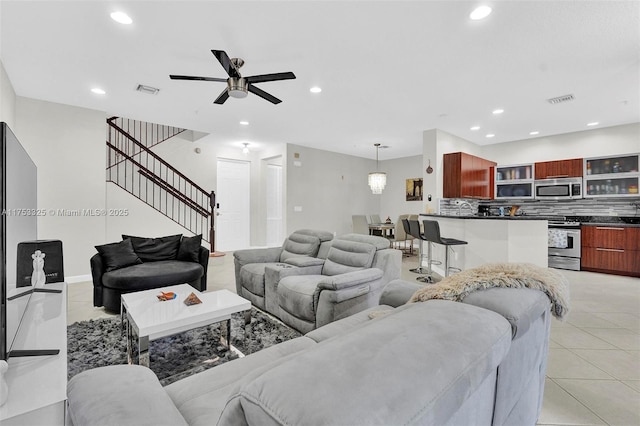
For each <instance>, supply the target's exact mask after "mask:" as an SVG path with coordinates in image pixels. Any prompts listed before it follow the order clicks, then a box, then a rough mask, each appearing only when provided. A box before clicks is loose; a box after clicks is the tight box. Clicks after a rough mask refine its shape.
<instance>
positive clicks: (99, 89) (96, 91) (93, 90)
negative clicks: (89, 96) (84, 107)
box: [91, 87, 107, 95]
mask: <svg viewBox="0 0 640 426" xmlns="http://www.w3.org/2000/svg"><path fill="white" fill-rule="evenodd" d="M91 91H92V92H93V93H95V94H96V95H104V94H105V93H107V92H105V91H104V90H102V89H101V88H99V87H94V88H93V89H91Z"/></svg>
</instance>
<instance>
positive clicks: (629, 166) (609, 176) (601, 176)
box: [584, 154, 640, 198]
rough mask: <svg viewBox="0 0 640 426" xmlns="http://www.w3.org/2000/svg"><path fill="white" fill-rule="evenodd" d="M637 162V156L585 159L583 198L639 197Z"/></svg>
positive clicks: (639, 181) (639, 176)
mask: <svg viewBox="0 0 640 426" xmlns="http://www.w3.org/2000/svg"><path fill="white" fill-rule="evenodd" d="M638 162H639V155H638V154H625V155H615V156H608V157H594V158H585V159H584V196H585V198H604V197H607V198H609V197H638V196H640V194H638V187H639V185H640V172H639V168H638Z"/></svg>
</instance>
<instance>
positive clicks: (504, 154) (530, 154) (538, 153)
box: [476, 123, 640, 165]
mask: <svg viewBox="0 0 640 426" xmlns="http://www.w3.org/2000/svg"><path fill="white" fill-rule="evenodd" d="M480 152H481V153H480V154H476V155H479V156H480V157H483V158H486V159H488V160H492V161H495V162H497V163H498V164H499V165H508V164H520V163H534V162H536V161H550V160H563V159H569V158H586V157H598V156H606V155H615V154H629V153H635V152H640V123H633V124H625V125H621V126H613V127H603V128H598V129H593V130H585V131H582V132H574V133H566V134H563V135H554V136H547V137H541V138H534V139H526V140H521V141H515V142H507V143H500V144H495V145H486V146H483V147H481V150H480Z"/></svg>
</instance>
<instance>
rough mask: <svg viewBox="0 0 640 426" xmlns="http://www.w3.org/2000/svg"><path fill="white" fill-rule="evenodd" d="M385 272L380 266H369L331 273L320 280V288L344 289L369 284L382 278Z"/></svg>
mask: <svg viewBox="0 0 640 426" xmlns="http://www.w3.org/2000/svg"><path fill="white" fill-rule="evenodd" d="M382 275H383V272H382V271H381V270H380V269H378V268H367V269H361V270H359V271H352V272H347V273H345V274H338V275H330V276H327V277H325V278H323V279H322V280H320V282H318V287H317V289H316V292H317V291H318V290H344V289H347V288H349V287H355V286H358V285H360V284H368V283H371V282H373V281H376V280H379V279H381V278H382Z"/></svg>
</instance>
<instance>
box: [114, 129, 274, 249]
mask: <svg viewBox="0 0 640 426" xmlns="http://www.w3.org/2000/svg"><path fill="white" fill-rule="evenodd" d="M196 148H199V149H200V153H196V152H195V150H196ZM153 151H154V152H155V153H157V154H158V155H159V156H160V157H162V158H163V159H164V160H166V161H167V162H168V163H170V164H171V165H172V166H174V167H175V168H176V169H178V170H180V171H181V172H182V173H184V174H185V175H186V176H187V177H188V178H189V179H191V180H192V181H194V182H195V183H196V184H198V185H199V186H200V187H202V188H203V189H204V190H206V191H216V186H217V160H218V159H230V160H239V161H250V162H251V219H250V220H251V223H250V227H251V236H250V244H251V245H252V246H261V245H264V244H265V241H266V229H265V227H266V216H265V210H264V209H265V207H264V205H265V199H264V185H263V178H262V177H263V173H264V172H263V169H264V167H265V166H266V164H268V163H269V162H272V161H275V162H277V163H282V160H277V158H282V157H283V156H284V151H285V145H284V144H274V145H271V146H269V147H266V148H263V149H260V150H258V149H256V148H255V147H250V152H249V154H247V155H245V154H243V153H242V147H241V146H235V145H233V144H226V143H224V142H220V141H219V140H217V139H216V138H215V135H209V136H204V137H203V138H201V139H198V140H196V141H195V142H193V141H191V140H187V139H183V138H181V137H180V136H177V137H174V138H171V139H169V140H167V141H165V142H162V143H160V144H159V145H156V146H155V147H153ZM274 158H275V159H276V160H273V159H274ZM122 192H124V191H122ZM127 195H128V194H127ZM216 201H217V202H218V203H220V204H222V203H224V202H225V200H222V199H220V198H219V197H218V198H217V199H216ZM116 204H117V205H116ZM139 205H140V201H139V200H137V199H136V198H135V197H133V196H130V195H129V196H128V197H123V196H121V194H118V195H114V192H112V191H110V190H109V191H108V192H107V206H108V207H113V208H130V209H136V208H138V206H139ZM142 205H143V208H146V207H147V206H146V205H144V203H142ZM285 220H286V217H285ZM285 223H286V222H285ZM174 225H175V224H174V223H173V222H172V221H170V220H168V219H167V218H166V217H165V216H163V215H161V214H151V213H149V214H146V215H137V214H136V215H134V214H132V215H130V217H129V218H128V220H124V219H121V220H110V221H109V222H108V229H107V235H109V236H118V238H119V235H120V234H122V233H125V232H124V231H123V230H122V227H123V226H126V227H128V228H133V229H135V228H136V227H139V229H149V230H150V231H151V230H155V232H152V233H153V235H151V234H149V236H159V235H161V234H162V235H169V234H171V233H176V232H175V229H176V228H175V226H174ZM178 229H179V228H178ZM178 233H180V232H178ZM182 233H185V234H186V233H187V231H185V230H182ZM137 235H142V234H140V233H138V234H137ZM142 236H144V235H142ZM205 238H206V239H208V235H206V236H205Z"/></svg>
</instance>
